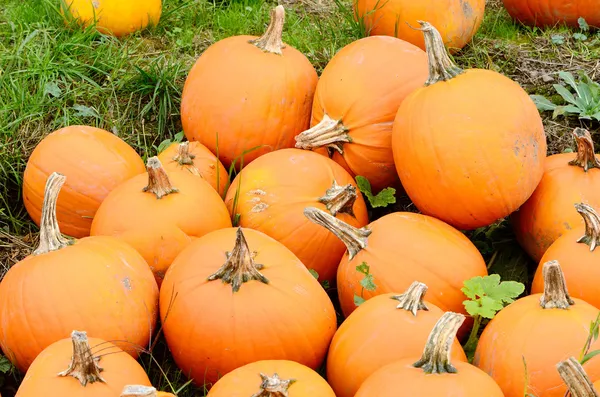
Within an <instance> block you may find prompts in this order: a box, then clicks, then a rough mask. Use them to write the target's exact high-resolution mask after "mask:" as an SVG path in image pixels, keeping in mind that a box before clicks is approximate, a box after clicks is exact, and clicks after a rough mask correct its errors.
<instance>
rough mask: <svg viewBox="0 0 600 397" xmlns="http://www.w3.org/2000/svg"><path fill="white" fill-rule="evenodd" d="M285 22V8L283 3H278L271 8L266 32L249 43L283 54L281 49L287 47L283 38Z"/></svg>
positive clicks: (264, 49) (273, 52)
mask: <svg viewBox="0 0 600 397" xmlns="http://www.w3.org/2000/svg"><path fill="white" fill-rule="evenodd" d="M284 23H285V9H284V8H283V6H282V5H278V6H277V7H275V8H273V9H272V10H271V21H270V23H269V27H267V30H266V31H265V33H264V34H263V35H262V36H261V37H259V38H258V39H253V40H250V41H249V43H250V44H253V45H255V46H257V47H258V48H260V49H261V50H263V51H265V52H269V53H271V54H278V55H281V54H282V51H281V50H283V49H284V48H285V45H284V44H283V38H282V35H283V24H284Z"/></svg>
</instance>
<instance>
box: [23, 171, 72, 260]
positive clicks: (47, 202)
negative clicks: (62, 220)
mask: <svg viewBox="0 0 600 397" xmlns="http://www.w3.org/2000/svg"><path fill="white" fill-rule="evenodd" d="M66 179H67V177H66V176H64V175H62V174H59V173H58V172H53V173H52V174H51V175H50V176H49V177H48V179H47V180H46V188H45V191H44V202H43V203H42V218H41V222H40V244H39V245H38V247H37V248H36V249H35V251H33V255H41V254H47V253H48V252H50V251H56V250H59V249H61V248H64V247H66V246H67V245H70V244H72V243H73V242H72V241H70V240H68V239H66V238H65V237H64V236H63V235H62V234H60V228H59V227H58V220H57V219H56V202H57V201H58V194H59V193H60V189H61V188H62V186H63V185H64V183H65V180H66Z"/></svg>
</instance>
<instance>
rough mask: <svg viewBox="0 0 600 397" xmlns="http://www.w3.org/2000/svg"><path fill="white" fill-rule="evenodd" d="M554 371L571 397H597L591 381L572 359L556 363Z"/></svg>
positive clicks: (579, 365) (577, 362)
mask: <svg viewBox="0 0 600 397" xmlns="http://www.w3.org/2000/svg"><path fill="white" fill-rule="evenodd" d="M556 369H557V370H558V373H559V374H560V377H561V378H562V380H563V381H564V382H565V384H566V385H567V388H568V389H569V391H570V392H571V397H599V396H598V392H597V391H596V389H594V385H593V384H592V381H591V380H590V378H589V377H588V376H587V374H586V373H585V370H584V369H583V367H582V366H581V364H580V363H579V361H577V360H576V359H575V358H574V357H569V358H568V359H566V360H565V361H562V362H560V363H558V364H557V365H556Z"/></svg>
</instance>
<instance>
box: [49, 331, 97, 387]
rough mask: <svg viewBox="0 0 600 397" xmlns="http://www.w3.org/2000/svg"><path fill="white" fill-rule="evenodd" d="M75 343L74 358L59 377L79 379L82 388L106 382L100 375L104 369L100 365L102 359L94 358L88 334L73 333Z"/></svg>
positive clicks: (72, 337) (72, 338)
mask: <svg viewBox="0 0 600 397" xmlns="http://www.w3.org/2000/svg"><path fill="white" fill-rule="evenodd" d="M71 340H72V342H73V357H72V359H71V364H70V365H69V368H67V369H66V370H64V371H62V372H59V373H58V374H57V375H58V376H72V377H73V378H75V379H77V380H78V381H79V382H80V383H81V386H85V385H87V384H88V383H94V382H101V383H106V381H105V380H104V379H103V378H102V376H101V375H100V372H102V370H103V369H102V368H101V367H100V366H99V365H98V361H100V357H94V356H93V355H92V351H91V348H90V344H89V342H88V338H87V334H86V333H85V332H82V331H73V332H71Z"/></svg>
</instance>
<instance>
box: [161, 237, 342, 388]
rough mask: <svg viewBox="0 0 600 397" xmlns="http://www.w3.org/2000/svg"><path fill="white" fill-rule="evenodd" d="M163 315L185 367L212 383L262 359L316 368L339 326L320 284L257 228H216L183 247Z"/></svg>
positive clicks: (166, 285)
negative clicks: (290, 362)
mask: <svg viewBox="0 0 600 397" xmlns="http://www.w3.org/2000/svg"><path fill="white" fill-rule="evenodd" d="M246 239H247V240H246ZM160 313H161V318H162V320H163V321H162V324H163V331H164V335H165V338H166V341H167V344H168V345H169V349H170V350H171V353H172V354H173V358H174V359H175V362H176V363H177V365H178V367H179V368H180V369H181V370H182V371H183V373H185V374H189V376H190V377H191V378H192V379H193V380H194V382H195V383H196V384H197V385H199V386H201V385H203V384H205V383H206V384H207V387H210V384H212V383H214V382H215V381H216V380H217V379H218V378H219V377H221V376H224V375H226V374H227V373H229V372H231V371H233V370H234V369H236V368H238V367H241V366H243V365H245V364H249V363H251V362H254V361H259V360H291V361H296V362H298V363H300V364H303V365H306V366H307V367H309V368H312V369H316V368H318V367H319V366H320V365H321V363H322V362H323V360H324V358H325V354H326V352H327V348H328V347H329V343H330V342H331V338H332V337H333V334H334V333H335V329H336V315H335V310H334V308H333V304H332V303H331V301H330V300H329V297H328V296H327V293H326V292H325V290H323V288H321V285H320V284H319V282H318V281H317V280H315V278H314V277H313V276H312V275H311V274H310V272H309V271H308V270H307V269H306V267H304V265H303V264H302V262H300V261H299V260H298V258H297V257H296V256H295V255H294V254H293V253H292V252H291V251H290V250H289V249H287V248H286V247H285V246H284V245H283V244H281V243H279V242H277V241H276V240H274V239H272V238H271V237H269V236H267V235H266V234H264V233H261V232H259V231H256V230H252V229H243V232H242V229H241V228H237V229H235V228H228V229H221V230H217V231H214V232H212V233H209V234H206V235H205V236H203V237H201V238H199V239H198V240H196V241H194V242H193V243H192V244H190V246H188V247H187V248H186V249H185V250H184V251H183V252H181V254H179V256H178V257H177V259H175V261H174V262H173V265H172V266H171V268H170V269H169V270H168V272H167V275H166V276H165V280H164V282H163V286H162V288H161V296H160Z"/></svg>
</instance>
